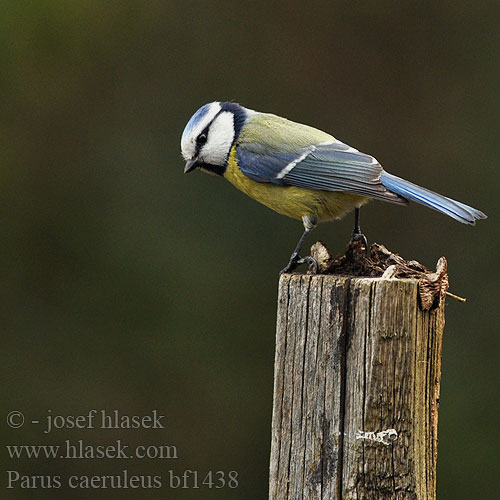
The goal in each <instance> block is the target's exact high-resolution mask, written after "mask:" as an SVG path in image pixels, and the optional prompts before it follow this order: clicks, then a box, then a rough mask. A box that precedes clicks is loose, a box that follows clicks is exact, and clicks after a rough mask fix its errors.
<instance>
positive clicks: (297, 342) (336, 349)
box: [269, 274, 444, 500]
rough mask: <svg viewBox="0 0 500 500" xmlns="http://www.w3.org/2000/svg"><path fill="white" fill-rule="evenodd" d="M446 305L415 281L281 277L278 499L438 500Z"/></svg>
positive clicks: (273, 491) (275, 422)
mask: <svg viewBox="0 0 500 500" xmlns="http://www.w3.org/2000/svg"><path fill="white" fill-rule="evenodd" d="M443 327H444V300H443V301H442V302H441V305H440V306H439V307H438V308H436V309H434V310H432V311H424V310H422V309H421V308H420V307H419V299H418V280H415V279H384V278H347V277H339V276H333V275H318V276H311V275H292V274H287V275H283V276H281V278H280V282H279V297H278V321H277V332H276V358H275V368H274V370H275V378H274V404H273V419H272V442H271V463H270V492H269V498H270V499H271V500H299V499H303V500H305V499H307V500H309V499H311V500H330V499H340V500H351V499H359V500H372V499H373V500H386V499H391V500H396V499H397V500H410V499H411V500H435V498H436V460H437V418H438V404H439V385H440V376H441V343H442V333H443Z"/></svg>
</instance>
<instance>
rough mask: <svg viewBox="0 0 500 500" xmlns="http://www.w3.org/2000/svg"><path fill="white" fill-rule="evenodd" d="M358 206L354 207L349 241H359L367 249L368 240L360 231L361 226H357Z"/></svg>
mask: <svg viewBox="0 0 500 500" xmlns="http://www.w3.org/2000/svg"><path fill="white" fill-rule="evenodd" d="M359 211H360V209H359V207H358V208H356V209H354V228H353V230H352V235H351V243H352V242H353V241H361V242H362V243H363V244H364V246H365V248H366V249H367V250H368V241H367V239H366V236H365V235H364V234H363V233H362V232H361V228H360V227H359Z"/></svg>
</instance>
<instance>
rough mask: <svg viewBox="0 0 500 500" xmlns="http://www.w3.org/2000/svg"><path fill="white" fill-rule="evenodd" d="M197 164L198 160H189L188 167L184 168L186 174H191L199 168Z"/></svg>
mask: <svg viewBox="0 0 500 500" xmlns="http://www.w3.org/2000/svg"><path fill="white" fill-rule="evenodd" d="M197 162H198V159H197V158H195V159H194V160H188V161H187V162H186V166H185V167H184V173H185V174H188V173H189V172H192V171H193V170H194V169H195V168H196V167H197V166H198V163H197Z"/></svg>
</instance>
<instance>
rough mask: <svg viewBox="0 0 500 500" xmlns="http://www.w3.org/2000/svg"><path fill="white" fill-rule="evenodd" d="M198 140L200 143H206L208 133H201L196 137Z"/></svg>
mask: <svg viewBox="0 0 500 500" xmlns="http://www.w3.org/2000/svg"><path fill="white" fill-rule="evenodd" d="M196 142H197V143H198V144H200V145H201V144H205V142H207V134H200V135H199V136H198V139H196Z"/></svg>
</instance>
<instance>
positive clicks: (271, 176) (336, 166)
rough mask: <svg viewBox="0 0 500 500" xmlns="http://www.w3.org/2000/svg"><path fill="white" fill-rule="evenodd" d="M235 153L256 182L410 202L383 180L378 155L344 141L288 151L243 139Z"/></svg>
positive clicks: (243, 168) (404, 202)
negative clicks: (365, 152)
mask: <svg viewBox="0 0 500 500" xmlns="http://www.w3.org/2000/svg"><path fill="white" fill-rule="evenodd" d="M236 154H237V158H238V165H239V167H240V170H241V171H242V172H243V173H244V174H245V175H246V176H247V177H249V178H250V179H252V180H254V181H256V182H268V183H271V184H277V185H281V186H297V187H302V188H306V189H319V190H323V191H344V192H348V193H354V194H358V195H361V196H367V197H370V198H378V199H381V200H385V201H392V202H395V203H401V204H406V203H408V202H407V200H405V199H404V198H403V197H401V196H399V195H397V194H395V193H392V192H391V191H389V190H388V189H387V188H386V187H385V186H384V185H383V184H382V182H381V180H380V179H381V175H382V172H383V169H382V167H381V165H380V164H379V163H378V162H377V160H375V158H373V157H372V156H370V155H366V154H364V153H360V152H359V151H357V150H356V149H354V148H351V147H350V146H348V145H347V144H344V143H342V142H331V143H330V142H329V143H320V144H317V145H310V146H306V147H303V148H299V149H296V150H295V151H293V152H286V153H283V152H275V151H272V150H270V148H266V147H265V146H263V145H258V144H255V143H251V144H248V143H242V144H239V145H238V146H237V147H236Z"/></svg>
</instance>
